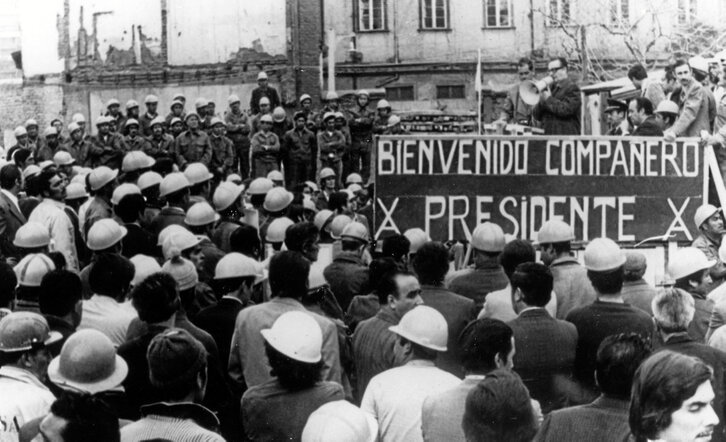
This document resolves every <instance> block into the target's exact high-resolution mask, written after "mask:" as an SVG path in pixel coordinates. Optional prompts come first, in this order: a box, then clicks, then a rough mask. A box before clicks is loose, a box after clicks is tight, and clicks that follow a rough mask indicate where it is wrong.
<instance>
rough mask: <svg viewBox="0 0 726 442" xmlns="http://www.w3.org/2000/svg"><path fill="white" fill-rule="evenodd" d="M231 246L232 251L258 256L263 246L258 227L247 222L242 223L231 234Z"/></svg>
mask: <svg viewBox="0 0 726 442" xmlns="http://www.w3.org/2000/svg"><path fill="white" fill-rule="evenodd" d="M229 248H230V251H232V252H239V253H241V254H243V255H247V256H250V257H254V258H257V255H258V254H259V253H260V249H261V248H262V245H261V243H260V235H259V234H258V233H257V229H255V228H254V227H252V226H250V225H247V224H242V225H241V226H239V227H237V228H236V229H234V231H233V232H232V234H231V235H230V236H229Z"/></svg>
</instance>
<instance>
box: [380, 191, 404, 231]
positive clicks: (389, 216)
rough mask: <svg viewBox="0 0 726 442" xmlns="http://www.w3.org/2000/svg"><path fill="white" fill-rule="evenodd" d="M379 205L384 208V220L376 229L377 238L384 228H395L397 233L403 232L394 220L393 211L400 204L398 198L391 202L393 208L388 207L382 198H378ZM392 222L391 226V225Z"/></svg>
mask: <svg viewBox="0 0 726 442" xmlns="http://www.w3.org/2000/svg"><path fill="white" fill-rule="evenodd" d="M377 200H378V205H379V206H381V210H383V216H384V217H385V218H383V222H382V223H381V225H380V226H379V227H378V230H377V231H376V238H378V236H379V235H380V234H381V232H382V231H384V230H393V231H394V232H396V233H401V232H400V230H398V226H397V225H396V223H395V222H394V221H393V212H394V211H395V210H396V206H398V198H396V199H394V200H393V204H391V208H390V209H388V208H386V205H385V204H383V201H381V199H380V198H377ZM389 224H390V226H389Z"/></svg>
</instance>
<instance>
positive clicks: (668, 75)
mask: <svg viewBox="0 0 726 442" xmlns="http://www.w3.org/2000/svg"><path fill="white" fill-rule="evenodd" d="M664 72H665V79H666V81H675V80H676V74H675V72H676V67H675V66H674V65H672V64H669V65H668V66H666V67H665V70H664Z"/></svg>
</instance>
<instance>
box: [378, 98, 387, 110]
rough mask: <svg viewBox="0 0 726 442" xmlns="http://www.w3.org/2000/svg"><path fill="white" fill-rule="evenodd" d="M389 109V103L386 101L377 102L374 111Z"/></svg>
mask: <svg viewBox="0 0 726 442" xmlns="http://www.w3.org/2000/svg"><path fill="white" fill-rule="evenodd" d="M386 108H389V109H390V108H391V103H389V102H388V100H386V99H382V100H378V104H376V109H386Z"/></svg>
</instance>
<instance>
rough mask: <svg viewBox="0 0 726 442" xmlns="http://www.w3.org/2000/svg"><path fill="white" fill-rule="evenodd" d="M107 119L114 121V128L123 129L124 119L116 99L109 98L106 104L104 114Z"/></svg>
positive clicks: (119, 103)
mask: <svg viewBox="0 0 726 442" xmlns="http://www.w3.org/2000/svg"><path fill="white" fill-rule="evenodd" d="M104 115H105V116H107V117H111V118H113V119H114V120H115V121H116V127H124V122H126V117H125V116H124V114H123V113H122V112H121V102H120V101H118V100H117V99H116V98H111V99H110V100H108V101H107V102H106V113H105V114H104Z"/></svg>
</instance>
